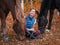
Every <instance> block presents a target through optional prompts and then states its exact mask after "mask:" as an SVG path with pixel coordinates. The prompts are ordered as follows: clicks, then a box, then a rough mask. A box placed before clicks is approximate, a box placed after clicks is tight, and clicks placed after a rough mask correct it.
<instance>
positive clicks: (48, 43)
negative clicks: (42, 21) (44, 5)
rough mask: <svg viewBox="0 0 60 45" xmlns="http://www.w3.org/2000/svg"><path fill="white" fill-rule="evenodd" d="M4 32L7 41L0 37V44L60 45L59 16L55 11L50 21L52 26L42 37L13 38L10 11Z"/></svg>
mask: <svg viewBox="0 0 60 45" xmlns="http://www.w3.org/2000/svg"><path fill="white" fill-rule="evenodd" d="M36 8H38V6H37V7H36ZM6 23H7V24H6V32H7V34H8V35H9V37H10V41H9V42H5V41H4V40H3V39H2V38H0V45H60V16H58V15H57V12H56V11H55V13H54V17H53V21H52V28H51V30H50V32H45V33H44V34H42V35H41V36H42V37H43V39H34V40H28V39H26V40H23V41H18V40H17V39H16V38H15V35H16V34H15V32H14V31H13V29H12V26H13V19H12V16H11V13H9V15H8V17H7V19H6ZM0 25H1V22H0Z"/></svg>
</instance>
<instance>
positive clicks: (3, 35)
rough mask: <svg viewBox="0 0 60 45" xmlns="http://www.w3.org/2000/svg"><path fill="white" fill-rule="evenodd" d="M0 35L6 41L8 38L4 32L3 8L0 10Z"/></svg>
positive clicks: (4, 18)
mask: <svg viewBox="0 0 60 45" xmlns="http://www.w3.org/2000/svg"><path fill="white" fill-rule="evenodd" d="M0 14H1V36H2V37H3V39H4V40H5V41H8V40H9V38H8V36H7V34H6V17H5V13H4V12H3V10H1V13H0Z"/></svg>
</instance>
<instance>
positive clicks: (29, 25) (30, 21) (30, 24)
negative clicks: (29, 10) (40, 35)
mask: <svg viewBox="0 0 60 45" xmlns="http://www.w3.org/2000/svg"><path fill="white" fill-rule="evenodd" d="M34 22H35V18H34V17H32V18H31V17H30V15H28V16H27V17H26V28H29V29H31V28H32V27H33V24H34Z"/></svg>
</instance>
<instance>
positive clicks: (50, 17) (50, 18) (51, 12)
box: [48, 9, 54, 30]
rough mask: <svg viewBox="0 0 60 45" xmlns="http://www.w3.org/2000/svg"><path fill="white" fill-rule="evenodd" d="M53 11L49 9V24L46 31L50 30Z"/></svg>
mask: <svg viewBox="0 0 60 45" xmlns="http://www.w3.org/2000/svg"><path fill="white" fill-rule="evenodd" d="M53 14H54V9H50V16H49V24H48V29H49V30H50V29H51V24H52V19H53Z"/></svg>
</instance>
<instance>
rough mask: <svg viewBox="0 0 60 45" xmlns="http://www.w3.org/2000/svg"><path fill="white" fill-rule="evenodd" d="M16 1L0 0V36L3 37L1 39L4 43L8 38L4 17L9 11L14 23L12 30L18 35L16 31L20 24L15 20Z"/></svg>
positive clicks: (18, 32)
mask: <svg viewBox="0 0 60 45" xmlns="http://www.w3.org/2000/svg"><path fill="white" fill-rule="evenodd" d="M16 1H17V0H0V19H1V30H0V32H2V33H1V35H2V36H3V38H4V39H5V40H6V41H7V40H8V39H9V38H8V36H7V35H6V30H5V28H6V22H5V20H6V17H7V15H8V13H9V11H11V13H12V17H13V21H14V25H13V29H14V31H15V32H16V33H17V35H19V34H20V31H19V30H17V29H18V25H19V24H20V22H19V21H18V20H17V18H16V11H15V6H16ZM15 26H16V27H15ZM20 27H21V26H20Z"/></svg>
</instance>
